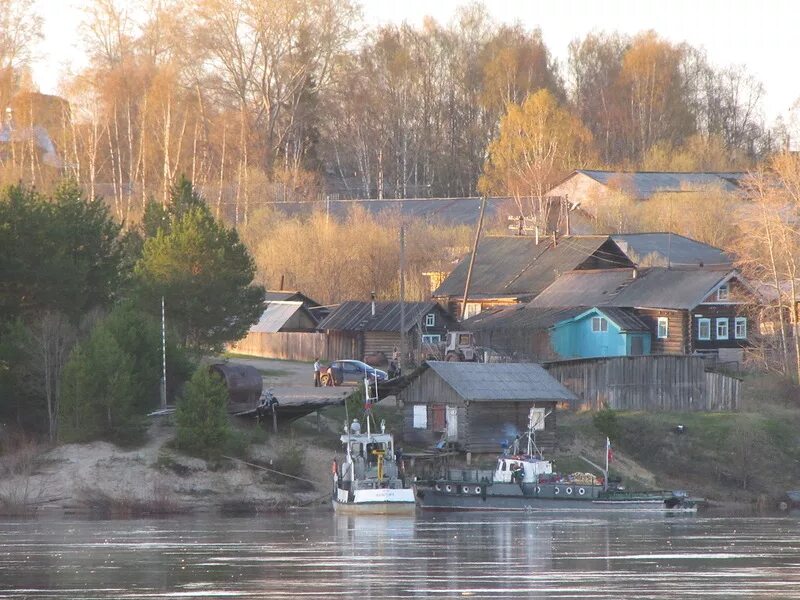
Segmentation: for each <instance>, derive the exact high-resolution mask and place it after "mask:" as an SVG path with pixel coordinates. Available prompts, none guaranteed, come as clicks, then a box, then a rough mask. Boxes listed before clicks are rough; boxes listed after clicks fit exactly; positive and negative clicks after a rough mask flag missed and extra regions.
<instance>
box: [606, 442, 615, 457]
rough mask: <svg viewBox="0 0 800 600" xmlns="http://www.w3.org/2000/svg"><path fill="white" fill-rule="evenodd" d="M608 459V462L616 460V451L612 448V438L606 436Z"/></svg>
mask: <svg viewBox="0 0 800 600" xmlns="http://www.w3.org/2000/svg"><path fill="white" fill-rule="evenodd" d="M606 459H607V460H608V462H611V461H612V460H614V451H613V450H612V449H611V440H609V439H608V438H606Z"/></svg>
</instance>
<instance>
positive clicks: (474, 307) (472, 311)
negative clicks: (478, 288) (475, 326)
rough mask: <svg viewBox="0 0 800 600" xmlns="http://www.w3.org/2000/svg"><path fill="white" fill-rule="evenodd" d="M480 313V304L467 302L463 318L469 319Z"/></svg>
mask: <svg viewBox="0 0 800 600" xmlns="http://www.w3.org/2000/svg"><path fill="white" fill-rule="evenodd" d="M480 312H481V303H480V302H467V310H465V311H464V318H465V319H469V318H470V317H474V316H475V315H477V314H480Z"/></svg>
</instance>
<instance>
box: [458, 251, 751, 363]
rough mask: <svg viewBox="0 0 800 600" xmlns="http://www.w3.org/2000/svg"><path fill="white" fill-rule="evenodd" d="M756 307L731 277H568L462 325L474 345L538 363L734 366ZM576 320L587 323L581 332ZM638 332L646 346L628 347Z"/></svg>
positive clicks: (633, 272)
mask: <svg viewBox="0 0 800 600" xmlns="http://www.w3.org/2000/svg"><path fill="white" fill-rule="evenodd" d="M757 300H758V297H757V294H756V293H755V292H754V291H753V290H752V288H751V287H750V286H749V285H748V284H747V282H745V281H744V280H743V279H742V278H741V275H740V274H739V273H738V272H737V271H735V270H714V269H668V268H665V267H649V268H644V269H607V270H595V271H572V272H569V273H565V274H563V275H562V276H561V277H559V278H558V279H557V280H556V281H555V282H554V283H553V284H552V285H550V286H549V287H548V288H547V289H546V290H544V291H543V292H542V293H541V294H539V295H538V296H537V297H536V298H534V299H533V300H532V301H531V302H530V303H529V304H528V305H526V306H525V307H524V308H520V309H516V310H515V309H506V310H504V311H496V312H495V314H487V315H481V317H479V318H475V319H472V320H469V321H466V322H465V323H463V326H464V327H465V328H469V329H472V330H474V331H476V336H477V338H478V341H479V343H481V344H485V345H487V346H490V347H492V348H494V349H496V350H498V351H501V352H516V353H520V354H525V355H526V356H527V357H529V358H533V359H538V360H548V359H549V360H553V359H556V358H589V357H596V356H628V355H637V354H695V353H698V354H705V355H712V356H714V357H717V358H718V359H719V360H721V361H723V362H729V361H735V362H738V361H741V359H742V352H743V349H744V348H746V347H747V346H749V345H750V344H751V337H752V335H753V334H754V333H755V332H756V331H757V329H756V324H755V323H752V315H753V311H751V310H750V308H751V307H752V305H753V304H754V303H756V302H757ZM592 310H595V311H596V312H595V314H591V311H592ZM587 311H589V312H587ZM601 313H602V314H601ZM590 314H591V316H590ZM579 315H583V318H584V319H585V318H586V317H589V316H590V321H587V322H586V323H585V324H584V325H583V326H582V327H581V329H580V331H578V329H577V327H578V324H577V323H576V321H580V320H581V318H580V317H579ZM632 324H633V325H632ZM642 325H643V326H644V329H645V332H646V336H649V341H648V340H647V339H642V340H641V341H640V342H633V340H634V339H636V337H638V336H634V337H631V336H630V333H632V332H634V331H638V332H642ZM570 326H571V328H572V330H571V331H570ZM562 328H566V329H563V330H562ZM625 332H629V333H625ZM568 335H572V336H578V337H579V339H577V340H576V339H569V337H568ZM559 336H560V337H559ZM528 338H532V339H535V340H536V341H535V342H534V341H531V340H530V339H528ZM623 338H625V340H626V345H624V346H620V340H622V339H623ZM648 348H649V349H648Z"/></svg>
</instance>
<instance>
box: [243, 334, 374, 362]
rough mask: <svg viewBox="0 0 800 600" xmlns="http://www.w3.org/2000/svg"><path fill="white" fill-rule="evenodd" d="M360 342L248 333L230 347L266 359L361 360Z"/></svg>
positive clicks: (322, 336)
mask: <svg viewBox="0 0 800 600" xmlns="http://www.w3.org/2000/svg"><path fill="white" fill-rule="evenodd" d="M359 346H360V344H359V343H358V339H357V338H355V337H347V336H342V335H329V334H327V333H317V332H278V333H249V334H248V335H247V337H245V338H244V339H242V340H239V341H238V342H236V343H235V344H231V346H230V350H231V351H232V352H239V353H241V354H250V355H252V356H260V357H263V358H281V359H284V360H305V361H311V360H314V359H315V358H320V359H322V360H337V359H344V358H358V359H360V358H361V357H362V356H363V353H362V352H361V349H360V347H359Z"/></svg>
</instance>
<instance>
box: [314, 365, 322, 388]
mask: <svg viewBox="0 0 800 600" xmlns="http://www.w3.org/2000/svg"><path fill="white" fill-rule="evenodd" d="M321 368H322V367H321V365H320V364H319V359H318V358H315V359H314V387H322V382H321V381H320V378H319V374H320V369H321Z"/></svg>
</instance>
